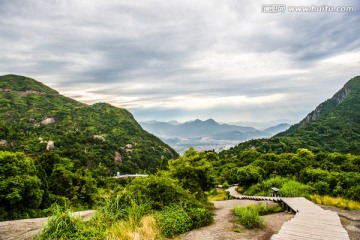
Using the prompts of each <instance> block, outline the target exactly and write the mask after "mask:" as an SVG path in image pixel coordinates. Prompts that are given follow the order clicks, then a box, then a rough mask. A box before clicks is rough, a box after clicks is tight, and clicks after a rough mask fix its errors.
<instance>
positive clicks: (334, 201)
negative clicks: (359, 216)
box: [310, 194, 360, 210]
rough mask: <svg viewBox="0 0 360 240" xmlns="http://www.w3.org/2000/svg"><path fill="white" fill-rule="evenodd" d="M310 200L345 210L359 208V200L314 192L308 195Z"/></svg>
mask: <svg viewBox="0 0 360 240" xmlns="http://www.w3.org/2000/svg"><path fill="white" fill-rule="evenodd" d="M310 200H311V201H312V202H314V203H316V204H321V205H325V206H333V207H338V208H341V209H345V210H360V202H356V201H353V200H349V199H344V198H342V197H330V196H320V195H316V194H314V195H311V196H310Z"/></svg>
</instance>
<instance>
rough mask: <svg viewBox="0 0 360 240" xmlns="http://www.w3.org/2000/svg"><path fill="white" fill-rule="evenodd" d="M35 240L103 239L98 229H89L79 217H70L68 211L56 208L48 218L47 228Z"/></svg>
mask: <svg viewBox="0 0 360 240" xmlns="http://www.w3.org/2000/svg"><path fill="white" fill-rule="evenodd" d="M37 239H39V240H45V239H46V240H50V239H103V234H102V232H101V231H98V229H96V228H92V227H89V226H88V225H87V224H85V223H84V222H82V221H81V220H80V218H79V217H74V216H72V214H71V212H70V210H63V209H62V208H60V207H59V206H56V207H55V215H54V216H53V217H50V218H49V221H48V224H47V226H46V227H45V229H44V231H43V232H42V233H41V235H39V236H37Z"/></svg>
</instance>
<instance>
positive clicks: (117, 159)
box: [114, 151, 122, 163]
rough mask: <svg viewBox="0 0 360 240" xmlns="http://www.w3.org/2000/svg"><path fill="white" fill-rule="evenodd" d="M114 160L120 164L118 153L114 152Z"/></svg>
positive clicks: (120, 159)
mask: <svg viewBox="0 0 360 240" xmlns="http://www.w3.org/2000/svg"><path fill="white" fill-rule="evenodd" d="M114 160H115V162H120V163H122V158H121V154H120V153H119V152H118V151H115V154H114Z"/></svg>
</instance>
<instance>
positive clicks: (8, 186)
mask: <svg viewBox="0 0 360 240" xmlns="http://www.w3.org/2000/svg"><path fill="white" fill-rule="evenodd" d="M0 111H1V115H0V161H1V162H2V165H1V167H0V168H1V169H0V179H1V180H2V181H1V183H0V203H1V207H0V208H1V211H0V220H8V219H18V218H26V217H38V216H44V215H47V214H48V213H49V208H50V207H51V205H52V204H54V203H56V204H59V205H61V206H65V205H71V206H72V207H74V208H75V209H89V208H92V206H94V205H96V203H97V201H98V200H99V195H100V193H101V192H102V191H105V192H106V191H110V189H111V188H112V184H113V185H114V184H115V185H116V182H121V180H119V181H115V180H110V179H109V177H110V176H113V175H114V174H116V172H120V173H122V174H125V173H155V172H156V171H157V170H158V169H161V168H163V167H165V168H166V167H167V162H168V160H170V159H173V158H176V157H177V156H178V154H177V153H176V152H175V151H174V150H173V149H171V148H170V147H169V146H168V145H166V144H165V143H163V142H162V141H160V140H159V139H158V138H157V137H155V136H153V135H152V134H149V133H148V132H146V131H144V130H143V129H142V128H141V127H140V125H139V124H138V123H137V122H136V121H135V119H134V118H133V116H132V115H131V114H130V113H129V112H128V111H127V110H125V109H120V108H116V107H113V106H111V105H109V104H105V103H97V104H94V105H92V106H88V105H86V104H83V103H80V102H77V101H75V100H72V99H69V98H67V97H64V96H62V95H60V94H58V92H56V91H55V90H53V89H51V88H49V87H47V86H45V85H44V84H42V83H39V82H37V81H35V80H33V79H30V78H26V77H22V76H16V75H6V76H0ZM52 143H53V144H52ZM28 189H29V190H28ZM25 199H26V200H25Z"/></svg>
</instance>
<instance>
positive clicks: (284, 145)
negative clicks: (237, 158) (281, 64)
mask: <svg viewBox="0 0 360 240" xmlns="http://www.w3.org/2000/svg"><path fill="white" fill-rule="evenodd" d="M299 148H307V149H309V150H311V151H313V152H316V153H317V152H340V153H354V154H360V76H358V77H355V78H353V79H351V80H350V81H349V82H347V83H346V84H345V86H344V88H342V89H341V90H340V91H339V92H337V93H336V94H335V95H334V97H332V98H331V99H329V100H327V101H325V102H323V103H322V104H320V105H319V106H318V107H317V108H316V109H315V110H314V111H313V112H311V113H310V114H309V115H308V116H307V117H306V118H305V119H304V120H303V121H301V122H300V123H299V124H295V125H293V126H292V127H290V129H289V130H287V131H285V132H283V133H280V134H278V135H276V136H274V137H272V138H270V139H256V140H250V141H247V142H244V143H240V144H239V145H238V146H236V147H234V148H231V149H229V150H228V151H223V152H222V153H221V154H222V156H229V155H235V154H236V153H238V152H241V151H244V150H248V149H256V150H257V151H258V152H262V153H268V152H274V153H284V152H296V151H297V149H299Z"/></svg>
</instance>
